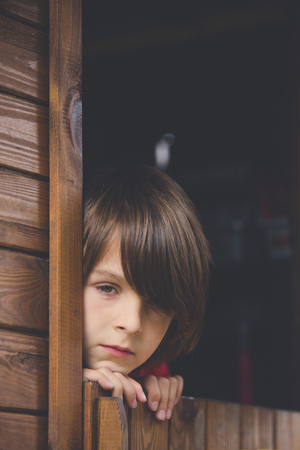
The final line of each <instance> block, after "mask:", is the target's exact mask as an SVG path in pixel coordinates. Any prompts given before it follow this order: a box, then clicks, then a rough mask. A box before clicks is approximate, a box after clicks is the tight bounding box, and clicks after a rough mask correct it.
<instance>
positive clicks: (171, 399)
mask: <svg viewBox="0 0 300 450" xmlns="http://www.w3.org/2000/svg"><path fill="white" fill-rule="evenodd" d="M169 383H170V386H169V399H168V405H167V409H166V419H170V418H171V415H172V411H173V406H174V401H175V398H176V393H177V387H178V381H177V380H176V378H175V377H170V378H169Z"/></svg>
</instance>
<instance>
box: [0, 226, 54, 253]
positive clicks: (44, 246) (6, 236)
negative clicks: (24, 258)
mask: <svg viewBox="0 0 300 450" xmlns="http://www.w3.org/2000/svg"><path fill="white" fill-rule="evenodd" d="M0 245H4V246H5V247H12V248H17V249H20V250H25V251H32V252H37V253H43V254H44V253H48V251H49V237H48V231H46V230H39V229H38V228H33V227H29V226H27V225H22V224H18V223H12V222H6V221H4V220H0Z"/></svg>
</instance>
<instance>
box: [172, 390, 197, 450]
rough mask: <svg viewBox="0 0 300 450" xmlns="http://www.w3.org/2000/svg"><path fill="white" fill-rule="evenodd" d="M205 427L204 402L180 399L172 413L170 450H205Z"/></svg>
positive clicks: (194, 399) (195, 399)
mask: <svg viewBox="0 0 300 450" xmlns="http://www.w3.org/2000/svg"><path fill="white" fill-rule="evenodd" d="M205 425H206V402H205V400H201V399H197V398H186V397H182V398H181V399H180V401H179V403H178V404H177V405H176V406H175V407H174V409H173V413H172V418H171V426H170V437H169V441H170V450H203V449H205V434H206V426H205Z"/></svg>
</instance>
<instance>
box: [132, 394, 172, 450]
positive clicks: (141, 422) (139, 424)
mask: <svg viewBox="0 0 300 450" xmlns="http://www.w3.org/2000/svg"><path fill="white" fill-rule="evenodd" d="M168 425H169V421H168V420H164V421H163V422H159V421H158V420H157V419H155V417H154V414H153V412H152V411H150V409H149V408H148V405H147V404H144V403H139V402H138V406H137V408H135V409H130V408H128V427H129V448H130V450H141V449H147V450H166V449H167V448H168Z"/></svg>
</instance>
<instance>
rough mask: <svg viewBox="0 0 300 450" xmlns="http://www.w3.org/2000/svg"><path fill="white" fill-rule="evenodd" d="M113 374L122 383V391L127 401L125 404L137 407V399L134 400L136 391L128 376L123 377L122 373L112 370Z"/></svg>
mask: <svg viewBox="0 0 300 450" xmlns="http://www.w3.org/2000/svg"><path fill="white" fill-rule="evenodd" d="M114 375H115V376H116V377H117V378H118V380H119V381H120V383H122V387H123V393H124V397H125V400H126V402H127V405H128V406H130V407H131V408H136V407H137V400H136V397H137V393H136V390H135V387H134V386H133V385H132V383H131V382H130V381H129V379H128V377H125V376H124V375H123V374H122V373H120V372H114ZM137 384H138V383H137Z"/></svg>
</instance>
